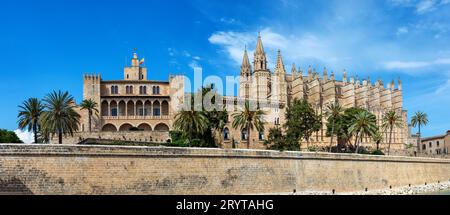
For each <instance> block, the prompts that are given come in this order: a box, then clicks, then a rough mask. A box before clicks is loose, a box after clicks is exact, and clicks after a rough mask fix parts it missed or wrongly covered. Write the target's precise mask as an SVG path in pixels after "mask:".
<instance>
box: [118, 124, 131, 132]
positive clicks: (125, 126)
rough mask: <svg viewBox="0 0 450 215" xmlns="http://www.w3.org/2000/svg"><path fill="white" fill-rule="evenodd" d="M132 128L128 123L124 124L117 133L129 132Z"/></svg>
mask: <svg viewBox="0 0 450 215" xmlns="http://www.w3.org/2000/svg"><path fill="white" fill-rule="evenodd" d="M132 127H133V126H132V125H131V124H129V123H124V124H123V125H121V126H120V128H119V131H129V130H130V129H131V128H132Z"/></svg>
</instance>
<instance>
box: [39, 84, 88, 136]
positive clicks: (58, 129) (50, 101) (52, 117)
mask: <svg viewBox="0 0 450 215" xmlns="http://www.w3.org/2000/svg"><path fill="white" fill-rule="evenodd" d="M44 103H45V104H44V107H45V109H46V110H45V111H44V113H43V114H42V126H43V130H45V131H47V132H48V133H49V134H52V135H54V134H57V135H58V143H59V144H62V137H63V135H66V134H70V135H73V133H74V132H76V131H78V125H79V123H80V115H79V114H78V113H77V112H76V111H75V107H76V105H75V101H74V100H73V97H72V96H71V95H70V94H69V92H67V91H66V92H61V91H58V92H56V91H53V92H52V93H50V94H48V95H47V96H46V97H45V98H44Z"/></svg>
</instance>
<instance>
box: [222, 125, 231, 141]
mask: <svg viewBox="0 0 450 215" xmlns="http://www.w3.org/2000/svg"><path fill="white" fill-rule="evenodd" d="M223 139H224V140H229V139H230V130H228V128H225V129H223Z"/></svg>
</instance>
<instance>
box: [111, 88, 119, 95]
mask: <svg viewBox="0 0 450 215" xmlns="http://www.w3.org/2000/svg"><path fill="white" fill-rule="evenodd" d="M111 94H119V87H118V86H111Z"/></svg>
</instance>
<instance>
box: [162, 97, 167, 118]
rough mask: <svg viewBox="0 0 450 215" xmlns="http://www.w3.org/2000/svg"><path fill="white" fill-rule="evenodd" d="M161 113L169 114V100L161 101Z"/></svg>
mask: <svg viewBox="0 0 450 215" xmlns="http://www.w3.org/2000/svg"><path fill="white" fill-rule="evenodd" d="M161 115H163V116H167V115H169V102H167V101H166V100H164V101H163V102H162V103H161Z"/></svg>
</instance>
